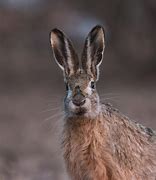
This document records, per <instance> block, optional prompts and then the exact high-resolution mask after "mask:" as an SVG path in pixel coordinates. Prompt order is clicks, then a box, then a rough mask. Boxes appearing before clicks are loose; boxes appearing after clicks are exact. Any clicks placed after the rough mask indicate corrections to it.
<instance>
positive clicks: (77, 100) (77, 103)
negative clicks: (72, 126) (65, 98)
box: [72, 94, 86, 106]
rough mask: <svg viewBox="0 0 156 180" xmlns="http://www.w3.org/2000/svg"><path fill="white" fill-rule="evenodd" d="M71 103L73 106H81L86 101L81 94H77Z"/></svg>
mask: <svg viewBox="0 0 156 180" xmlns="http://www.w3.org/2000/svg"><path fill="white" fill-rule="evenodd" d="M72 102H73V104H74V105H75V106H82V105H84V103H85V102H86V99H85V96H83V95H81V94H77V95H75V96H74V97H73V100H72Z"/></svg>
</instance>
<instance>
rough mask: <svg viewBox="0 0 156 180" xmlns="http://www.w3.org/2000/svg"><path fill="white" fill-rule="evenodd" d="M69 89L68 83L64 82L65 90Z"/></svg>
mask: <svg viewBox="0 0 156 180" xmlns="http://www.w3.org/2000/svg"><path fill="white" fill-rule="evenodd" d="M68 89H69V86H68V83H66V91H68Z"/></svg>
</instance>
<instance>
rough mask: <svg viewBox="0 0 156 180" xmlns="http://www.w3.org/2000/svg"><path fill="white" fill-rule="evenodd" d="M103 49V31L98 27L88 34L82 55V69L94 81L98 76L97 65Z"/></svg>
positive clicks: (99, 62)
mask: <svg viewBox="0 0 156 180" xmlns="http://www.w3.org/2000/svg"><path fill="white" fill-rule="evenodd" d="M104 48H105V41H104V29H103V28H102V27H101V26H99V25H98V26H95V27H94V28H93V29H92V30H91V31H90V33H89V34H88V36H87V38H86V41H85V45H84V49H83V53H82V68H83V69H84V71H85V72H87V73H88V74H91V75H92V76H93V77H94V79H95V80H97V79H98V76H99V65H100V64H101V62H102V59H103V52H104Z"/></svg>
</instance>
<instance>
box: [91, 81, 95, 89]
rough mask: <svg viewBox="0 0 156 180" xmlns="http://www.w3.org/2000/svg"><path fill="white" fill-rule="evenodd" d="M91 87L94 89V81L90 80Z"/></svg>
mask: <svg viewBox="0 0 156 180" xmlns="http://www.w3.org/2000/svg"><path fill="white" fill-rule="evenodd" d="M91 88H92V89H95V82H94V81H91Z"/></svg>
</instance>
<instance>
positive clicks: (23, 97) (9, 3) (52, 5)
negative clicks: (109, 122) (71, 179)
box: [0, 0, 156, 180]
mask: <svg viewBox="0 0 156 180" xmlns="http://www.w3.org/2000/svg"><path fill="white" fill-rule="evenodd" d="M0 22H1V23H0V83H1V86H0V99H1V101H0V180H68V177H67V175H66V172H65V168H64V164H63V160H62V154H61V148H60V145H59V144H60V139H61V135H60V131H61V128H62V119H61V118H62V115H63V114H62V102H63V96H64V93H65V91H64V89H65V88H64V84H63V77H62V72H61V70H60V69H59V68H58V67H57V65H56V63H55V62H54V59H53V57H52V53H51V48H50V43H49V32H50V30H51V29H53V28H55V27H57V28H60V29H62V30H63V31H64V32H65V33H66V34H67V35H68V36H69V37H70V38H71V39H72V40H73V42H74V44H75V47H76V49H77V51H78V52H79V53H81V51H82V47H83V43H84V38H85V37H86V35H87V33H88V32H89V31H90V29H91V28H92V27H93V26H95V25H96V24H101V25H103V26H104V27H105V30H106V49H105V57H104V61H103V63H102V65H101V74H100V81H99V82H98V90H99V94H100V95H101V101H104V100H105V101H108V102H110V103H112V104H113V105H114V106H115V107H117V108H118V109H120V111H122V112H123V113H125V114H126V115H128V116H129V117H130V118H132V119H134V120H137V121H139V122H140V123H142V124H144V125H146V126H149V127H153V128H155V129H156V121H155V117H156V92H155V90H156V82H155V81H156V1H155V0H148V1H146V0H116V1H109V0H103V1H102V0H97V1H93V0H90V1H87V0H86V1H83V0H79V1H76V0H75V1H70V0H69V1H67V0H64V1H61V0H57V1H56V0H27V1H25V0H1V1H0Z"/></svg>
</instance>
